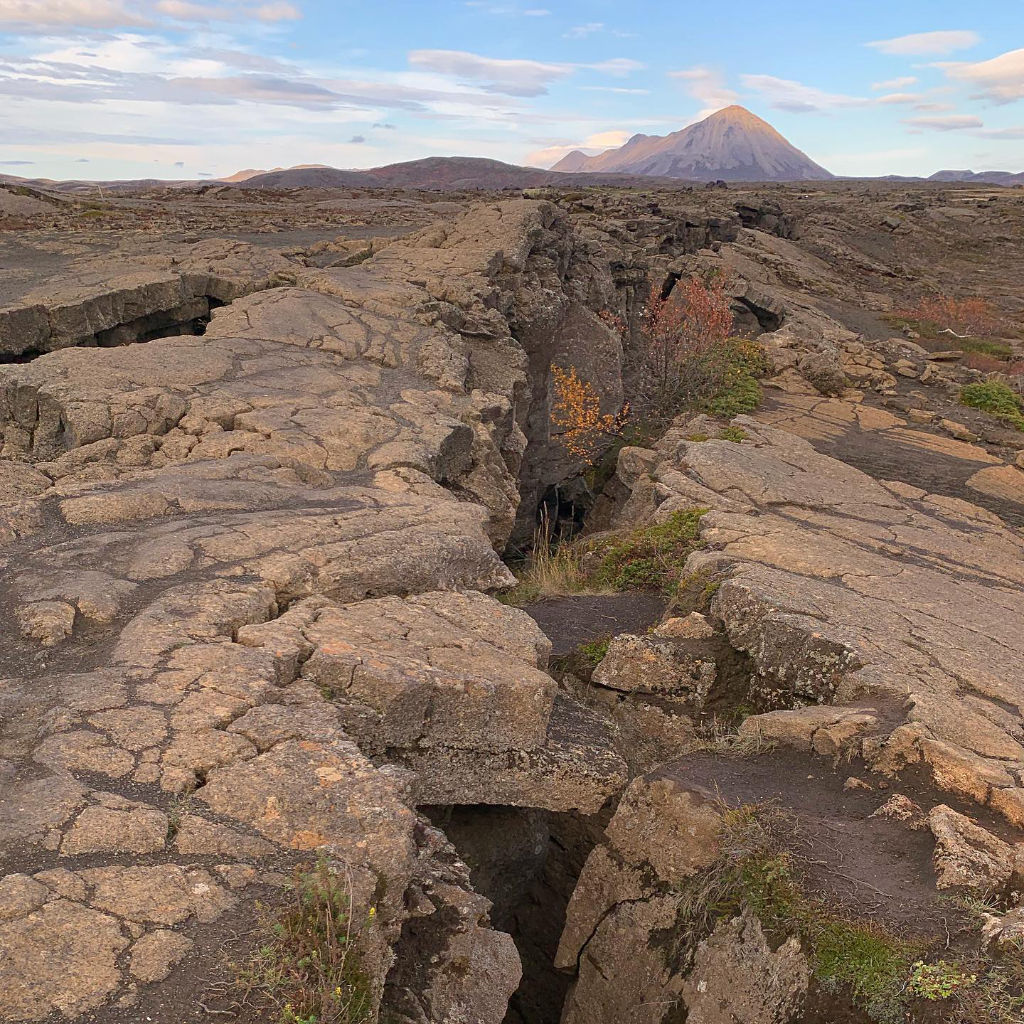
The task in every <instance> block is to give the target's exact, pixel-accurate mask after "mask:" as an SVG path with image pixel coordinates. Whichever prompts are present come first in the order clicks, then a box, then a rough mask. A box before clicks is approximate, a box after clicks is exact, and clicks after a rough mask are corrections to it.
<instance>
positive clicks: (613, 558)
mask: <svg viewBox="0 0 1024 1024" xmlns="http://www.w3.org/2000/svg"><path fill="white" fill-rule="evenodd" d="M706 512H707V509H703V508H695V509H685V510H680V511H677V512H673V513H672V514H671V515H669V516H668V518H667V519H666V520H665V521H664V522H662V523H651V524H649V525H647V526H642V527H639V528H637V529H636V530H633V531H631V532H629V533H626V534H614V535H602V536H598V537H592V538H581V539H579V540H569V541H562V542H561V543H558V542H554V541H553V539H552V536H551V529H550V523H549V522H548V521H547V520H544V521H543V522H542V523H541V526H540V527H539V528H538V530H537V532H536V534H535V535H534V546H533V550H532V551H531V553H530V555H529V557H528V558H527V560H526V562H525V563H524V564H523V566H522V568H521V569H520V571H519V573H518V577H519V585H518V586H517V587H516V588H515V589H514V590H512V591H510V592H509V593H507V594H505V595H504V596H503V597H502V600H503V601H505V603H506V604H512V605H516V606H521V605H524V604H529V603H530V602H532V601H536V600H539V599H540V598H542V597H559V596H564V595H566V594H583V593H588V594H611V593H616V592H619V591H623V590H660V591H662V592H663V593H665V594H667V595H672V594H674V593H675V591H676V589H677V588H678V586H679V582H680V580H681V578H682V575H683V566H684V564H685V562H686V559H687V558H688V557H689V556H690V554H691V553H692V552H693V551H696V550H697V549H698V548H699V547H700V546H701V540H700V521H701V517H702V516H703V515H704V514H705V513H706Z"/></svg>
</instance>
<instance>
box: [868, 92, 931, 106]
mask: <svg viewBox="0 0 1024 1024" xmlns="http://www.w3.org/2000/svg"><path fill="white" fill-rule="evenodd" d="M921 99H923V95H922V94H921V93H919V92H890V93H888V94H887V95H885V96H878V97H876V99H875V102H876V103H884V104H891V103H917V102H918V100H921Z"/></svg>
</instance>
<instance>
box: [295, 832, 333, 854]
mask: <svg viewBox="0 0 1024 1024" xmlns="http://www.w3.org/2000/svg"><path fill="white" fill-rule="evenodd" d="M327 841H328V840H327V836H325V835H324V834H323V833H322V832H310V831H299V832H296V833H295V834H294V835H293V836H292V838H291V841H290V842H289V843H288V845H289V846H290V847H291V848H292V849H293V850H315V849H317V848H318V847H321V846H326V845H327Z"/></svg>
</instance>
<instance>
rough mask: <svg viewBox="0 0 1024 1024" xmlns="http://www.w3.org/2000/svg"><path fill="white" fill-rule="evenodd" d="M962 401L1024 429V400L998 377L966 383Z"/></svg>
mask: <svg viewBox="0 0 1024 1024" xmlns="http://www.w3.org/2000/svg"><path fill="white" fill-rule="evenodd" d="M960 401H961V402H962V403H963V404H964V405H968V406H970V407H971V408H973V409H980V410H981V411H982V412H987V413H989V414H990V415H992V416H994V417H995V418H996V419H998V420H1000V421H1002V422H1003V423H1005V424H1006V425H1007V426H1010V427H1015V428H1016V429H1017V430H1024V400H1022V399H1021V397H1020V395H1018V394H1017V393H1016V392H1015V391H1014V390H1013V389H1012V388H1011V387H1010V386H1009V385H1008V384H1007V383H1005V382H1004V381H1002V380H1000V379H999V378H998V377H992V378H990V379H988V380H979V381H975V382H974V383H973V384H968V385H966V386H965V387H964V388H963V389H962V390H961V392H960Z"/></svg>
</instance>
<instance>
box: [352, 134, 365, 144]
mask: <svg viewBox="0 0 1024 1024" xmlns="http://www.w3.org/2000/svg"><path fill="white" fill-rule="evenodd" d="M348 141H349V142H350V143H351V144H353V145H357V146H358V145H360V144H361V143H363V142H365V141H366V136H365V135H353V136H352V138H351V139H349V140H348Z"/></svg>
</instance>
